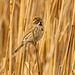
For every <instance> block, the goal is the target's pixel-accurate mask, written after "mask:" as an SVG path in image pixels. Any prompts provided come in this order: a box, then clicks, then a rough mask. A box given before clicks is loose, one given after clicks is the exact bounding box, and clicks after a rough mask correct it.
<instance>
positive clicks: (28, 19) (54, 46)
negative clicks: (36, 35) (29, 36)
mask: <svg viewBox="0 0 75 75" xmlns="http://www.w3.org/2000/svg"><path fill="white" fill-rule="evenodd" d="M35 16H40V17H41V18H43V21H44V27H45V29H44V30H45V31H44V36H43V38H42V39H41V40H40V41H39V42H38V44H37V46H38V61H39V65H37V62H36V53H34V46H33V45H30V44H28V45H27V47H26V49H27V51H26V58H25V64H23V57H22V52H23V49H24V48H21V49H20V50H19V51H18V52H17V53H15V54H13V55H12V52H13V51H14V49H15V48H17V47H18V46H19V45H20V43H21V41H22V38H23V36H24V35H25V34H26V32H27V29H28V28H29V27H30V26H31V25H32V19H33V18H34V17H35ZM74 50H75V0H0V75H75V51H74ZM38 66H39V71H40V74H38Z"/></svg>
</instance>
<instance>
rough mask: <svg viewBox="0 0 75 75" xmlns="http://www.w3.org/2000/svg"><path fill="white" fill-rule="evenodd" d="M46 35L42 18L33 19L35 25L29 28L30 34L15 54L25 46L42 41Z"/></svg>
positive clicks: (24, 38) (25, 37)
mask: <svg viewBox="0 0 75 75" xmlns="http://www.w3.org/2000/svg"><path fill="white" fill-rule="evenodd" d="M43 34H44V26H43V20H42V18H40V17H35V18H34V19H33V24H32V26H31V27H30V28H29V30H28V33H27V34H26V35H25V36H24V37H23V40H22V43H21V45H20V46H19V47H18V48H16V49H15V50H14V52H13V53H15V52H17V50H18V49H20V48H21V47H22V46H24V44H27V43H32V44H33V45H35V42H37V41H38V40H40V39H41V38H42V36H43Z"/></svg>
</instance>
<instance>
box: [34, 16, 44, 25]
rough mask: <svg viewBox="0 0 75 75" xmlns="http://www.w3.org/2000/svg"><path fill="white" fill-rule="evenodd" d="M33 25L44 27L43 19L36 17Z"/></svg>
mask: <svg viewBox="0 0 75 75" xmlns="http://www.w3.org/2000/svg"><path fill="white" fill-rule="evenodd" d="M33 24H38V25H39V26H42V25H43V21H42V18H40V17H35V18H34V19H33Z"/></svg>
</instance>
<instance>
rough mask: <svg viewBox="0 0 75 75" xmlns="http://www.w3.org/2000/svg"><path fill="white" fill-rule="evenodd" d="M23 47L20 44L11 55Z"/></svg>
mask: <svg viewBox="0 0 75 75" xmlns="http://www.w3.org/2000/svg"><path fill="white" fill-rule="evenodd" d="M23 45H24V44H23V43H21V45H20V46H19V47H17V48H16V49H15V50H14V51H13V52H12V54H14V53H16V52H17V51H18V50H19V49H20V48H21V47H22V46H23Z"/></svg>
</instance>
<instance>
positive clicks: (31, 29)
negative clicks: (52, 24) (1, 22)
mask: <svg viewBox="0 0 75 75" xmlns="http://www.w3.org/2000/svg"><path fill="white" fill-rule="evenodd" d="M33 30H34V27H33V26H31V27H30V28H29V29H28V31H27V33H26V35H25V36H24V37H23V40H24V39H25V37H26V36H27V35H28V34H29V33H31V32H32V31H33Z"/></svg>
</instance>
